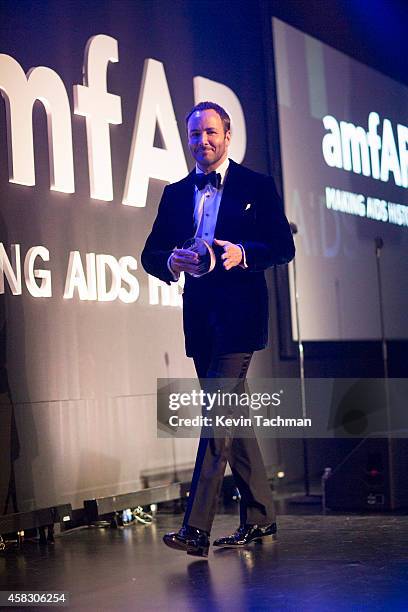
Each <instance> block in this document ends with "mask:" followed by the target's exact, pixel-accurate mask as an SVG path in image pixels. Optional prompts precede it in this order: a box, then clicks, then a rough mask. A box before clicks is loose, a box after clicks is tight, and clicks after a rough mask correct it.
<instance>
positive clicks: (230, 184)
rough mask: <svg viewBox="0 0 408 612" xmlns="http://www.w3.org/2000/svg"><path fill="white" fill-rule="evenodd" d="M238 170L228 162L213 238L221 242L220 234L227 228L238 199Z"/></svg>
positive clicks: (231, 162)
mask: <svg viewBox="0 0 408 612" xmlns="http://www.w3.org/2000/svg"><path fill="white" fill-rule="evenodd" d="M239 170H240V168H239V165H238V164H236V163H235V162H234V161H232V160H230V163H229V166H228V173H227V176H226V179H225V185H224V189H223V192H222V197H221V202H220V208H219V211H218V217H217V224H216V226H215V236H214V237H215V238H218V239H221V240H223V236H222V233H223V232H224V231H225V230H227V228H228V218H230V217H231V215H232V216H233V215H234V213H235V212H236V211H235V209H236V205H237V201H238V199H239V180H237V179H238V178H239Z"/></svg>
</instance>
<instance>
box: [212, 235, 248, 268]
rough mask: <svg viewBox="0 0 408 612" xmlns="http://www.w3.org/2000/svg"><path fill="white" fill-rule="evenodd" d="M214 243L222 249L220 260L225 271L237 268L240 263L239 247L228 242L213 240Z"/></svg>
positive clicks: (240, 253) (240, 252) (240, 251)
mask: <svg viewBox="0 0 408 612" xmlns="http://www.w3.org/2000/svg"><path fill="white" fill-rule="evenodd" d="M214 243H215V244H218V246H221V247H222V248H223V249H224V253H223V254H222V255H221V259H223V260H224V262H223V265H224V268H225V269H226V270H230V269H231V268H234V267H235V266H239V264H240V263H241V261H242V250H241V247H239V246H238V245H237V244H234V243H233V242H228V240H214Z"/></svg>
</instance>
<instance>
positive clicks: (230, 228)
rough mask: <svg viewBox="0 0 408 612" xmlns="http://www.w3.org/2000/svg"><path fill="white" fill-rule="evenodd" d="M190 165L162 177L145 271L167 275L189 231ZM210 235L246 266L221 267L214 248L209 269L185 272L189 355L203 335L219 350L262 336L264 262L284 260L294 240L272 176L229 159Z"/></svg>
mask: <svg viewBox="0 0 408 612" xmlns="http://www.w3.org/2000/svg"><path fill="white" fill-rule="evenodd" d="M194 174H195V170H194V171H193V172H191V173H190V174H189V175H188V176H186V177H185V178H184V179H182V180H181V181H179V182H177V183H173V184H171V185H167V186H166V187H165V189H164V192H163V196H162V199H161V201H160V205H159V209H158V213H157V217H156V220H155V222H154V224H153V228H152V231H151V233H150V235H149V237H148V238H147V241H146V245H145V247H144V249H143V252H142V258H141V259H142V265H143V267H144V269H145V270H146V272H148V273H149V274H152V275H153V276H156V277H158V278H159V279H161V280H163V281H165V282H166V283H168V284H169V283H170V282H171V281H173V277H172V275H171V273H170V271H169V269H168V267H167V261H168V258H169V256H170V254H171V251H172V250H173V248H174V247H182V245H183V244H184V242H185V241H186V240H188V239H189V238H191V237H193V236H194V233H195V228H194V204H195V197H194V195H195V188H194ZM215 238H217V239H219V240H228V241H230V242H233V243H235V244H242V246H243V247H244V249H245V254H246V262H247V264H248V268H247V269H243V268H242V267H239V266H236V267H234V268H232V269H231V270H228V271H226V270H225V269H224V268H223V265H222V260H221V257H220V256H221V254H222V253H223V249H222V248H220V247H216V246H215V247H214V251H215V253H216V256H217V263H216V266H215V269H214V270H213V271H212V272H210V273H209V274H206V275H205V276H202V277H201V278H194V277H192V276H190V275H189V274H186V275H185V276H186V279H185V286H184V293H183V323H184V334H185V341H186V353H187V355H188V356H190V357H192V356H194V355H196V354H197V353H200V350H201V348H202V346H203V344H205V342H206V341H207V339H208V337H212V338H213V339H214V343H215V345H214V346H213V349H214V350H215V351H217V352H218V353H219V354H223V353H241V352H242V353H243V352H251V351H256V350H259V349H262V348H264V347H265V346H266V343H267V340H268V292H267V287H266V281H265V275H264V270H265V269H266V268H269V267H270V266H272V265H275V264H284V263H287V262H289V261H290V260H291V259H292V258H293V257H294V254H295V247H294V244H293V238H292V234H291V231H290V227H289V224H288V221H287V219H286V217H285V215H284V212H283V208H282V203H281V200H280V198H279V196H278V194H277V192H276V189H275V184H274V182H273V180H272V178H270V177H267V176H264V175H262V174H258V173H257V172H253V171H252V170H249V169H248V168H245V167H244V166H241V165H239V164H236V163H235V162H233V161H232V160H230V165H229V168H228V173H227V176H226V180H225V185H224V189H223V194H222V198H221V203H220V208H219V212H218V218H217V225H216V228H215Z"/></svg>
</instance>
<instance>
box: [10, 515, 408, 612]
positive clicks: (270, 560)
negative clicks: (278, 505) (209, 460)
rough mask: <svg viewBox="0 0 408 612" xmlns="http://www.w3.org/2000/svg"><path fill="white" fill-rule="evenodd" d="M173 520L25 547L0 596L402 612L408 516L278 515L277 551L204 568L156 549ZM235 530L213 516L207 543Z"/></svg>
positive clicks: (151, 605)
mask: <svg viewBox="0 0 408 612" xmlns="http://www.w3.org/2000/svg"><path fill="white" fill-rule="evenodd" d="M180 520H181V518H180V516H174V515H158V516H157V519H156V522H155V523H154V524H153V525H132V526H129V527H125V528H123V529H117V530H112V529H101V528H84V529H78V530H74V531H72V532H70V533H65V534H63V535H62V536H60V537H58V538H57V539H56V542H55V545H53V546H48V547H46V548H44V549H40V548H39V547H38V545H37V544H34V543H30V542H26V543H25V545H24V548H23V550H18V549H15V550H13V549H11V550H10V549H8V550H7V553H0V576H1V577H0V584H1V589H3V590H5V589H16V590H30V589H32V590H51V591H53V590H55V591H61V590H64V591H69V592H70V605H69V609H78V610H138V611H142V612H144V611H149V610H170V611H173V610H174V611H176V610H177V611H178V612H182V611H184V610H185V611H187V610H188V611H189V612H190V611H201V610H205V611H206V612H213V611H225V612H230V611H232V610H238V611H240V610H242V611H244V610H245V611H247V610H272V609H273V610H277V611H280V610H301V611H302V612H305V611H311V612H315V611H320V610H321V611H331V612H338V611H343V610H347V611H353V612H356V611H360V610H364V611H367V610H368V611H376V610H387V611H388V610H393V611H395V610H407V609H408V554H407V544H408V516H389V515H385V516H384V515H382V516H378V515H376V516H355V515H353V516H346V515H342V516H339V515H327V516H322V515H314V516H310V515H309V516H296V515H295V516H294V515H283V516H279V517H278V528H279V533H278V540H277V541H276V542H274V543H268V544H267V543H265V544H251V545H249V546H248V547H247V548H246V549H241V550H231V549H220V550H216V549H215V550H211V549H210V554H209V557H208V560H201V559H199V558H196V557H191V556H188V555H186V554H185V553H182V552H178V551H174V550H171V549H169V548H167V547H166V546H165V545H164V544H163V543H162V541H161V538H162V535H163V534H164V533H165V532H166V531H169V530H172V529H175V528H177V527H178V525H179V523H180ZM235 526H236V517H235V516H231V515H228V514H221V515H217V517H216V520H215V524H214V529H213V534H212V536H213V537H219V536H221V535H223V534H226V533H229V532H231V531H233V530H234V528H235ZM48 609H50V608H48ZM65 609H66V608H65Z"/></svg>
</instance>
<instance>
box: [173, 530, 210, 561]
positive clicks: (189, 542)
mask: <svg viewBox="0 0 408 612" xmlns="http://www.w3.org/2000/svg"><path fill="white" fill-rule="evenodd" d="M208 536H209V533H207V532H206V531H202V530H201V529H196V528H195V527H190V526H188V525H185V526H183V527H182V528H181V529H180V531H173V532H171V533H166V535H164V536H163V542H164V543H165V544H167V546H170V548H175V549H176V550H184V551H185V552H186V553H187V554H188V555H196V556H197V557H207V556H208V549H209V547H210V541H209V538H208Z"/></svg>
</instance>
